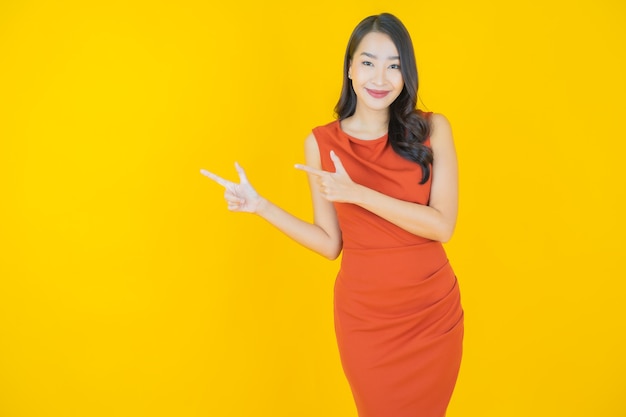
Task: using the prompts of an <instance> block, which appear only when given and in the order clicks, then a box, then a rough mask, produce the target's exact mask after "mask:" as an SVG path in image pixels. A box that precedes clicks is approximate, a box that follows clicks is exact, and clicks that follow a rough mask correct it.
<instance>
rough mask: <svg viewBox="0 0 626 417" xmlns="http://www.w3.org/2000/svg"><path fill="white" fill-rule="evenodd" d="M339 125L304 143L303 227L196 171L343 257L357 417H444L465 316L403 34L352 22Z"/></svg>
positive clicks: (338, 322) (443, 197) (442, 132)
mask: <svg viewBox="0 0 626 417" xmlns="http://www.w3.org/2000/svg"><path fill="white" fill-rule="evenodd" d="M344 69H345V71H344V80H343V88H342V92H341V97H340V99H339V102H338V104H337V107H336V109H335V110H336V112H337V115H338V119H337V120H335V121H333V122H331V123H329V124H327V125H325V126H320V127H317V128H315V129H313V132H312V133H311V134H310V135H309V136H308V138H307V139H306V141H305V156H306V165H296V168H299V169H301V170H304V171H306V172H307V173H308V178H309V185H310V188H311V196H312V202H313V208H314V221H313V223H309V222H305V221H303V220H300V219H298V218H296V217H294V216H292V215H291V214H289V213H287V212H285V211H284V210H282V209H280V208H279V207H278V206H276V205H274V204H273V203H271V202H270V201H268V200H266V199H265V198H263V197H262V196H260V195H259V194H258V193H257V192H256V191H255V190H254V188H253V187H252V186H251V185H250V182H249V181H248V179H247V178H246V175H245V173H244V171H243V169H242V168H241V167H240V166H238V165H236V169H237V171H238V173H239V178H240V182H239V183H238V184H237V183H233V182H230V181H227V180H224V179H222V178H220V177H219V176H217V175H215V174H213V173H210V172H208V171H205V170H202V173H203V174H205V175H206V176H208V177H209V178H211V179H213V180H215V181H216V182H218V183H219V184H221V185H222V186H224V188H225V189H226V192H225V198H226V201H227V203H228V208H229V209H230V210H233V211H241V212H251V213H256V214H258V215H259V216H261V217H262V218H264V219H266V220H267V221H269V222H270V223H272V224H273V225H274V226H276V227H277V228H278V229H280V230H281V231H282V232H284V233H285V234H287V235H288V236H290V237H291V238H293V239H294V240H296V241H297V242H299V243H301V244H302V245H304V246H305V247H307V248H309V249H312V250H314V251H316V252H318V253H320V254H321V255H323V256H325V257H327V258H330V259H334V258H336V257H337V256H338V255H339V253H340V252H342V251H343V256H342V260H341V269H340V271H339V273H338V275H337V278H336V281H335V331H336V335H337V342H338V346H339V351H340V355H341V361H342V365H343V369H344V371H345V374H346V376H347V378H348V381H349V383H350V386H351V388H352V393H353V395H354V399H355V402H356V406H357V409H358V412H359V416H360V417H409V416H410V417H417V416H419V417H443V416H444V415H445V412H446V408H447V406H448V403H449V401H450V397H451V395H452V391H453V389H454V385H455V383H456V379H457V375H458V371H459V366H460V362H461V351H462V341H463V310H462V307H461V303H460V295H459V289H458V284H457V280H456V277H455V274H454V272H453V270H452V268H451V266H450V264H449V262H448V259H447V257H446V254H445V252H444V249H443V247H442V243H441V242H445V241H447V240H448V239H450V237H451V236H452V233H453V231H454V227H455V223H456V218H457V204H458V203H457V202H458V185H457V184H458V179H457V160H456V152H455V149H454V143H453V139H452V133H451V129H450V125H449V123H448V121H447V119H446V118H445V117H444V116H442V115H439V114H430V113H429V114H426V113H423V112H421V111H419V110H416V105H417V89H418V78H417V68H416V64H415V56H414V52H413V46H412V42H411V38H410V36H409V33H408V32H407V30H406V28H405V27H404V25H403V24H402V23H401V22H400V21H399V20H398V19H397V18H396V17H394V16H393V15H390V14H386V13H385V14H381V15H377V16H370V17H368V18H366V19H364V20H363V21H362V22H361V23H359V25H358V26H357V27H356V28H355V30H354V32H353V33H352V36H351V38H350V41H349V43H348V47H347V50H346V55H345V63H344Z"/></svg>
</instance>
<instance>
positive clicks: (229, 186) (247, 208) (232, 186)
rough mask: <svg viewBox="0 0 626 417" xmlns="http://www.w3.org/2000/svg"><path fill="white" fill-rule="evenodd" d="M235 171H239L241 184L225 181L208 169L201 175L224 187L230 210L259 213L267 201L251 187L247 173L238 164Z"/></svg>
mask: <svg viewBox="0 0 626 417" xmlns="http://www.w3.org/2000/svg"><path fill="white" fill-rule="evenodd" d="M235 169H236V170H237V174H239V184H237V183H234V182H232V181H228V180H225V179H224V178H222V177H220V176H218V175H215V174H214V173H212V172H209V171H207V170H206V169H201V170H200V173H201V174H202V175H205V176H207V177H209V178H210V179H212V180H213V181H215V182H216V183H218V184H219V185H221V186H222V187H224V190H225V191H224V198H225V199H226V203H227V204H228V210H230V211H239V212H246V213H257V212H258V210H259V208H260V206H261V205H262V204H263V202H264V201H265V199H264V198H263V197H261V196H260V195H259V193H257V192H256V190H255V189H254V188H253V187H252V185H250V182H249V181H248V178H247V177H246V173H245V171H244V170H243V168H242V167H241V166H239V164H238V163H236V162H235Z"/></svg>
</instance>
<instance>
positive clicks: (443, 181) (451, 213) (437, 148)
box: [298, 114, 459, 242]
mask: <svg viewBox="0 0 626 417" xmlns="http://www.w3.org/2000/svg"><path fill="white" fill-rule="evenodd" d="M431 123H432V125H431V128H432V129H431V135H430V144H431V147H432V150H433V166H432V173H431V174H432V176H433V179H432V183H431V192H430V200H429V202H428V205H423V204H417V203H412V202H408V201H403V200H398V199H396V198H393V197H390V196H388V195H385V194H382V193H380V192H378V191H375V190H372V189H371V188H367V187H364V186H362V185H359V184H356V183H355V182H353V181H352V179H351V178H350V176H349V175H348V173H347V172H346V170H345V169H344V167H343V165H342V164H341V161H340V160H339V158H338V157H337V156H336V155H335V154H334V153H332V152H331V159H332V161H333V163H334V164H335V169H336V171H335V172H334V173H330V172H326V171H320V170H315V169H312V168H309V167H306V166H298V168H300V169H303V170H305V171H308V172H311V173H313V174H315V175H317V176H318V183H319V186H320V191H321V193H322V195H324V196H325V197H326V199H328V200H330V201H335V202H343V203H352V204H357V205H359V206H361V207H363V208H364V209H366V210H369V211H371V212H372V213H375V214H377V215H378V216H380V217H382V218H384V219H386V220H387V221H389V222H391V223H393V224H395V225H396V226H399V227H401V228H403V229H405V230H407V231H408V232H411V233H413V234H415V235H419V236H422V237H425V238H427V239H432V240H437V241H440V242H447V241H448V240H450V238H451V237H452V234H453V232H454V228H455V226H456V219H457V212H458V200H459V198H458V189H459V187H458V166H457V158H456V151H455V148H454V140H453V138H452V129H451V128H450V123H449V122H448V120H447V119H446V118H445V116H443V115H441V114H433V115H432V116H431Z"/></svg>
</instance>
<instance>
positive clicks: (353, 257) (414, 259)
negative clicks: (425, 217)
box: [341, 241, 448, 280]
mask: <svg viewBox="0 0 626 417" xmlns="http://www.w3.org/2000/svg"><path fill="white" fill-rule="evenodd" d="M447 263H448V257H447V255H446V252H445V250H444V248H443V245H442V244H441V242H437V241H428V242H426V243H422V244H418V245H410V246H401V247H394V248H372V249H350V248H344V249H343V255H342V259H341V270H342V272H343V273H344V274H346V275H349V276H354V277H359V278H360V279H365V280H368V279H376V278H377V277H380V275H381V274H384V275H385V276H396V277H400V278H401V277H404V276H407V275H408V276H409V277H410V278H411V279H413V280H415V279H417V280H419V279H420V278H427V277H429V276H431V275H432V274H434V273H435V272H436V271H438V270H439V269H441V268H442V267H444V266H445V265H446V264H447Z"/></svg>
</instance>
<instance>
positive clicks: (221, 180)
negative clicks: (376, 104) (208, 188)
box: [200, 169, 230, 187]
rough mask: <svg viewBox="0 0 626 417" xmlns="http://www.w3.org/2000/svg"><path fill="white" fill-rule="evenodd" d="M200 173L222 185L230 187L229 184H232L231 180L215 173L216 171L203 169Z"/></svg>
mask: <svg viewBox="0 0 626 417" xmlns="http://www.w3.org/2000/svg"><path fill="white" fill-rule="evenodd" d="M200 173H201V174H202V175H204V176H206V177H209V178H211V179H212V180H213V181H215V182H216V183H218V184H219V185H221V186H222V187H228V185H229V184H230V181H227V180H225V179H224V178H222V177H220V176H218V175H215V174H214V173H212V172H210V171H207V170H206V169H201V170H200Z"/></svg>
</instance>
